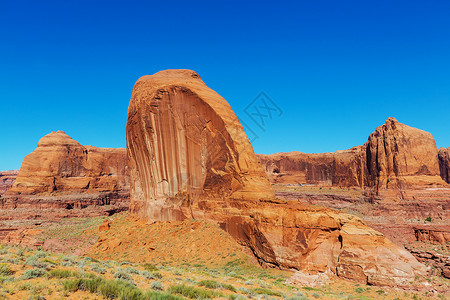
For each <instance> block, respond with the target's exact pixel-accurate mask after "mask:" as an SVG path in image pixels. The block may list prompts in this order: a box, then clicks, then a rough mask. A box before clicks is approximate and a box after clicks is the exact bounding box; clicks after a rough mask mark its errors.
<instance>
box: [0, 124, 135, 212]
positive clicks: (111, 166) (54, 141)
mask: <svg viewBox="0 0 450 300" xmlns="http://www.w3.org/2000/svg"><path fill="white" fill-rule="evenodd" d="M128 190H129V175H128V167H127V160H126V150H125V149H114V148H97V147H92V146H83V145H81V144H80V143H78V142H77V141H75V140H73V139H72V138H71V137H69V136H68V135H67V134H65V133H64V132H63V131H57V132H52V133H50V134H48V135H46V136H44V137H42V138H41V139H40V140H39V143H38V146H37V148H36V149H35V150H34V151H33V152H32V153H30V154H29V155H27V156H26V157H25V158H24V160H23V162H22V166H21V168H20V171H19V173H18V175H17V179H16V181H15V182H14V184H13V186H12V187H11V188H10V189H9V191H8V192H7V193H6V194H5V196H6V197H4V198H5V200H3V201H2V205H3V206H4V205H7V203H10V204H11V203H12V202H14V205H15V206H17V205H19V206H21V205H22V204H23V205H28V204H30V203H31V202H33V201H34V200H36V201H37V200H39V199H40V200H49V201H47V202H49V205H50V206H51V203H50V202H58V201H56V198H58V199H59V198H61V197H62V196H64V197H66V198H67V197H69V198H70V197H71V196H70V195H71V194H72V195H73V194H77V195H80V194H83V195H85V194H99V193H111V192H118V193H124V196H125V197H126V198H128V195H127V194H128ZM55 197H56V198H55ZM83 197H84V196H82V195H80V196H79V197H78V198H80V199H81V198H83ZM16 198H17V199H18V198H20V199H22V200H23V201H20V199H19V200H14V201H13V200H11V199H16ZM72 198H73V197H72ZM84 198H85V197H84ZM94 198H96V199H97V200H98V199H101V198H102V197H98V196H95V197H94ZM103 198H104V197H103ZM30 199H31V200H30ZM28 200H30V201H31V202H30V203H28V202H29V201H28ZM72 200H73V199H72ZM103 200H104V199H103ZM103 200H100V202H101V201H103ZM44 202H45V201H44ZM44 202H43V201H40V205H42V204H43V203H44ZM59 202H61V200H59ZM11 205H12V204H11Z"/></svg>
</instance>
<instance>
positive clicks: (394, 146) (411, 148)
mask: <svg viewBox="0 0 450 300" xmlns="http://www.w3.org/2000/svg"><path fill="white" fill-rule="evenodd" d="M365 146H366V149H367V150H366V151H367V171H366V174H367V175H366V181H367V182H366V185H368V186H375V187H378V188H390V187H397V186H398V185H399V184H400V185H423V184H442V180H441V178H440V177H439V162H438V151H437V148H436V142H435V140H434V138H433V136H432V135H431V133H428V132H426V131H423V130H420V129H417V128H413V127H410V126H407V125H405V124H402V123H400V122H398V121H397V120H396V119H394V118H388V119H387V120H386V122H385V123H384V124H383V125H382V126H379V127H378V128H377V129H376V130H375V132H373V133H372V134H371V135H370V136H369V139H368V141H367V143H366V144H365Z"/></svg>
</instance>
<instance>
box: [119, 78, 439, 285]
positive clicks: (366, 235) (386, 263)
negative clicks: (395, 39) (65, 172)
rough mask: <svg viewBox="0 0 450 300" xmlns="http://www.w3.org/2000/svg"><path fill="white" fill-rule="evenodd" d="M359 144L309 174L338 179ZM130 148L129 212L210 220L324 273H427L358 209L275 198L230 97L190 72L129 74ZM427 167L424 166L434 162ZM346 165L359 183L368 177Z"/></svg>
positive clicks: (390, 280) (263, 252)
mask: <svg viewBox="0 0 450 300" xmlns="http://www.w3.org/2000/svg"><path fill="white" fill-rule="evenodd" d="M387 126H388V125H387ZM396 127H397V126H396ZM381 140H382V139H381ZM381 140H380V142H381ZM376 141H377V138H376V137H375V136H374V137H373V143H374V142H376ZM394 147H395V145H394ZM389 149H390V148H389ZM377 151H378V150H377ZM379 151H381V150H380V149H379ZM364 153H365V150H364V149H362V148H358V149H353V150H350V151H348V153H344V154H343V156H342V158H341V159H340V160H339V162H334V161H333V157H331V158H326V157H325V158H324V160H322V161H321V160H318V164H319V163H320V165H323V166H324V167H323V168H322V167H317V168H316V171H317V175H311V174H310V175H308V176H312V179H314V180H317V179H320V180H322V179H325V180H328V179H330V180H335V179H336V177H334V179H333V177H332V176H333V175H332V174H335V173H336V170H344V168H346V166H348V165H354V168H355V170H362V167H363V166H360V164H364V161H365V160H364V159H365V158H364ZM127 155H128V160H129V168H130V181H131V187H130V198H131V204H130V209H131V212H132V213H133V214H134V215H136V216H140V217H144V218H146V219H148V220H183V219H191V218H192V219H204V220H208V221H211V222H215V223H217V224H219V225H220V226H221V227H222V228H223V229H224V230H226V231H227V232H229V233H230V234H231V235H232V236H233V237H234V238H235V239H236V240H237V241H238V242H239V243H240V244H242V245H244V246H246V247H248V248H249V249H250V250H251V251H252V253H253V254H254V255H255V257H256V258H257V259H258V260H259V262H260V263H261V264H263V265H267V266H275V267H278V268H284V269H297V270H303V271H308V272H331V273H334V274H336V275H337V276H339V277H341V278H347V279H352V280H355V281H358V282H361V283H369V284H377V285H398V284H402V283H407V282H409V281H412V280H414V278H415V276H416V275H423V274H425V273H426V268H425V266H424V265H422V264H420V263H418V262H417V260H416V259H415V258H414V257H413V256H412V255H411V254H410V253H409V252H407V251H406V250H404V249H402V248H399V247H398V246H396V245H394V244H393V243H392V242H390V241H389V240H388V239H387V238H385V237H384V236H383V235H382V234H381V233H379V232H377V231H375V230H373V229H371V228H369V227H368V226H367V225H365V224H364V223H363V221H362V220H361V219H359V218H357V217H355V216H352V215H347V214H343V213H338V212H335V211H333V210H330V209H325V208H311V207H309V206H304V205H301V204H299V203H298V202H297V201H284V200H279V199H276V198H275V197H274V192H273V190H272V188H271V185H270V183H269V180H268V178H267V176H266V174H265V172H264V170H263V168H262V166H261V164H260V162H259V160H258V158H257V156H256V155H255V153H254V151H253V148H252V146H251V144H250V142H249V140H248V138H247V136H246V135H245V132H244V130H243V128H242V125H241V124H240V123H239V121H238V119H237V117H236V115H235V114H234V112H233V110H232V109H231V107H230V105H229V104H228V103H227V102H226V100H225V99H223V98H222V97H221V96H219V95H218V94H217V93H216V92H214V91H213V90H211V89H210V88H208V87H207V86H206V84H205V83H204V82H203V81H202V80H201V79H200V76H199V75H198V74H197V73H195V72H194V71H190V70H167V71H161V72H158V73H156V74H154V75H151V76H144V77H142V78H140V79H139V80H138V81H137V82H136V84H135V86H134V88H133V92H132V96H131V101H130V105H129V108H128V119H127ZM389 157H391V156H389ZM280 161H283V163H284V161H290V158H289V157H287V158H286V160H274V161H273V164H274V165H275V166H274V167H273V168H272V170H273V171H275V172H277V171H278V172H283V171H284V167H285V166H284V165H283V163H280ZM330 162H331V169H326V165H328V164H330ZM276 164H278V165H276ZM301 164H302V163H299V164H297V162H296V161H295V160H293V165H295V166H297V165H298V166H300V168H302V167H301ZM340 164H342V166H341V165H340ZM267 165H268V164H267V163H265V167H266V168H267ZM270 165H271V166H272V161H271V162H270ZM426 166H427V168H428V171H427V172H435V171H436V170H435V169H433V168H432V167H431V166H429V167H428V164H426ZM419 169H421V166H420V167H419ZM326 172H330V173H329V174H328V173H326ZM408 172H409V169H408ZM350 173H351V171H349V174H350ZM394 173H395V171H394ZM351 174H353V176H351V180H353V182H354V183H356V184H360V182H364V180H365V178H366V175H365V173H364V174H359V173H358V171H355V172H354V173H351ZM383 174H384V173H383ZM388 174H390V173H389V172H388V173H386V175H388ZM330 176H331V177H330ZM378 177H380V176H378ZM378 177H377V178H378ZM380 178H381V177H380ZM340 180H345V179H344V175H342V177H341V179H340ZM353 182H352V184H353ZM380 182H383V181H382V179H380ZM348 183H350V182H348ZM348 183H347V182H346V183H345V184H348Z"/></svg>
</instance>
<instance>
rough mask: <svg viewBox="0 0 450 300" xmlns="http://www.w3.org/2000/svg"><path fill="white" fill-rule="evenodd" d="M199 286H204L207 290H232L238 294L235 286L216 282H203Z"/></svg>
mask: <svg viewBox="0 0 450 300" xmlns="http://www.w3.org/2000/svg"><path fill="white" fill-rule="evenodd" d="M198 285H199V286H204V287H205V288H208V289H226V290H230V291H232V292H236V288H235V287H234V286H232V285H231V284H226V283H219V282H217V281H214V280H202V281H200V282H199V283H198Z"/></svg>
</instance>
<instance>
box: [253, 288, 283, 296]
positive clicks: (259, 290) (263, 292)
mask: <svg viewBox="0 0 450 300" xmlns="http://www.w3.org/2000/svg"><path fill="white" fill-rule="evenodd" d="M252 291H253V292H254V293H255V294H258V295H268V296H276V297H281V296H282V294H281V293H280V292H276V291H272V290H269V289H265V288H256V289H253V290H252Z"/></svg>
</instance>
